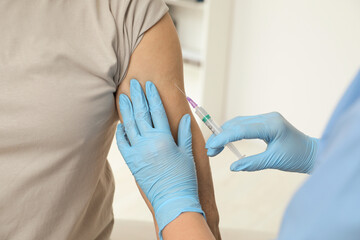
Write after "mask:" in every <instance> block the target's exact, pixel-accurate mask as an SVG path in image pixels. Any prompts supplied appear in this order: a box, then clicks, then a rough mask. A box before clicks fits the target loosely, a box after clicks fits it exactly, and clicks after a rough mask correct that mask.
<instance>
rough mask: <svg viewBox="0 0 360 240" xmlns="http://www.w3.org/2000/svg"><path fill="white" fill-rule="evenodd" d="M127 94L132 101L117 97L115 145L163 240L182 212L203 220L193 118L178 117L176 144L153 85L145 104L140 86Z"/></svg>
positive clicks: (133, 84) (149, 85)
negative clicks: (119, 118)
mask: <svg viewBox="0 0 360 240" xmlns="http://www.w3.org/2000/svg"><path fill="white" fill-rule="evenodd" d="M130 94H131V99H132V103H131V101H130V100H129V98H128V97H127V96H126V95H124V94H122V95H120V100H119V101H120V111H121V115H122V117H123V124H119V125H118V128H117V131H116V138H117V145H118V147H119V150H120V152H121V154H122V156H123V157H124V159H125V162H126V164H127V165H128V167H129V168H130V171H131V172H132V174H133V175H134V177H135V179H136V181H137V183H138V184H139V186H140V188H141V189H142V190H143V191H144V193H145V195H146V197H147V198H148V200H149V201H150V202H151V205H152V206H153V208H154V212H155V218H156V220H157V223H158V226H159V235H160V238H161V239H162V234H161V232H162V230H163V229H164V227H165V226H166V225H167V224H168V223H170V222H171V221H173V220H174V219H175V218H177V217H178V216H179V215H180V214H181V213H183V212H199V213H201V214H203V215H204V216H205V214H204V212H203V211H202V209H201V206H200V202H199V196H198V187H197V178H196V172H195V164H194V158H193V155H192V135H191V127H190V125H191V118H190V115H188V114H187V115H185V116H183V118H182V119H181V121H180V124H179V130H178V144H176V143H175V141H174V138H173V136H172V135H171V131H170V126H169V122H168V119H167V116H166V113H165V110H164V107H163V104H162V102H161V98H160V96H159V93H158V92H157V90H156V87H155V85H154V84H153V83H151V82H147V83H146V95H147V100H146V98H145V94H144V92H143V91H142V88H141V86H140V84H139V82H138V81H136V80H131V83H130ZM147 102H148V103H147Z"/></svg>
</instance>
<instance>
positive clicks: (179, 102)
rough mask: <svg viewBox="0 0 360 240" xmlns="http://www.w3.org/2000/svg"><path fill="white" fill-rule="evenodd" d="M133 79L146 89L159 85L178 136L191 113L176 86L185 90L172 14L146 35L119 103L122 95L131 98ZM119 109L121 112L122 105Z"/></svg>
mask: <svg viewBox="0 0 360 240" xmlns="http://www.w3.org/2000/svg"><path fill="white" fill-rule="evenodd" d="M133 78H134V79H137V80H138V81H139V82H140V84H141V85H142V86H143V87H144V86H145V83H146V81H151V82H153V83H154V84H155V85H156V87H157V88H158V91H159V94H160V96H161V98H162V100H163V104H164V107H165V110H166V113H167V115H168V119H169V123H170V127H171V130H172V133H173V135H174V136H175V137H176V133H177V126H178V123H179V121H180V119H181V117H182V116H183V115H184V114H186V113H190V108H189V106H188V104H187V101H186V98H185V96H184V95H183V94H182V93H181V92H180V91H179V90H178V89H177V88H176V87H175V84H176V85H177V86H179V87H180V88H182V89H183V88H184V83H183V68H182V55H181V48H180V43H179V39H178V37H177V33H176V29H175V27H174V25H173V22H172V20H171V17H170V15H169V14H166V15H165V16H164V17H163V18H162V19H161V20H160V21H159V22H158V23H157V24H156V25H155V26H153V27H152V28H151V29H149V30H148V31H147V32H146V33H145V34H144V37H143V39H142V41H141V43H140V44H139V45H138V47H137V48H136V49H135V51H134V53H133V54H132V56H131V60H130V64H129V68H128V71H127V74H126V76H125V78H124V79H123V81H122V83H121V84H120V86H119V88H118V91H117V95H116V99H117V100H118V98H119V96H120V94H122V93H124V94H126V95H128V96H130V80H131V79H133ZM117 104H118V101H117ZM117 107H118V109H119V106H117ZM119 114H120V111H119ZM120 117H121V116H120ZM175 139H176V138H175Z"/></svg>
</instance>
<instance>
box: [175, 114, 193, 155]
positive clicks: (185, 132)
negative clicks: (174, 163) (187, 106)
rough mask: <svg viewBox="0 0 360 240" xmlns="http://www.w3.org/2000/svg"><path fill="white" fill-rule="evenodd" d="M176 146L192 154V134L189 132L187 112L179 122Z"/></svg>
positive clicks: (189, 124) (189, 120) (189, 122)
mask: <svg viewBox="0 0 360 240" xmlns="http://www.w3.org/2000/svg"><path fill="white" fill-rule="evenodd" d="M178 146H179V148H181V149H182V150H183V151H184V152H186V153H187V154H189V156H192V134H191V117H190V115H189V114H186V115H184V116H183V117H182V118H181V120H180V123H179V128H178Z"/></svg>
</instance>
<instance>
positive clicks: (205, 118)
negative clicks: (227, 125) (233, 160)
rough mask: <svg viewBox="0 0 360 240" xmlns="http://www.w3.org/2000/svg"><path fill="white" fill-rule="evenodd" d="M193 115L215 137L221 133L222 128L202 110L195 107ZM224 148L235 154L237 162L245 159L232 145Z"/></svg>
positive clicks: (229, 144)
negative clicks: (196, 116)
mask: <svg viewBox="0 0 360 240" xmlns="http://www.w3.org/2000/svg"><path fill="white" fill-rule="evenodd" d="M195 114H196V115H198V117H199V118H200V119H201V120H202V121H203V122H204V123H205V125H206V126H207V127H208V128H209V129H210V130H211V131H212V132H213V133H214V134H215V135H218V134H220V133H221V132H222V131H223V130H222V128H221V127H220V126H219V125H217V124H216V122H215V121H214V120H213V119H212V118H211V116H210V115H209V114H208V113H207V112H206V111H205V109H204V108H202V107H196V108H195ZM225 146H226V147H228V148H229V149H230V150H231V151H232V152H233V153H234V154H235V156H236V157H237V159H238V160H239V159H241V158H244V157H245V156H244V155H242V154H241V153H240V152H239V150H237V148H236V147H235V146H234V145H233V144H232V143H228V144H226V145H225Z"/></svg>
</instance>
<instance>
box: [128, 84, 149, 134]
mask: <svg viewBox="0 0 360 240" xmlns="http://www.w3.org/2000/svg"><path fill="white" fill-rule="evenodd" d="M130 94H131V101H132V104H133V108H134V116H135V121H136V124H137V127H138V129H139V132H140V135H144V134H146V132H148V131H149V130H150V129H152V122H151V117H150V111H149V106H148V103H147V101H146V98H145V94H144V92H143V90H142V88H141V85H140V83H139V82H138V81H137V80H135V79H132V80H131V81H130Z"/></svg>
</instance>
